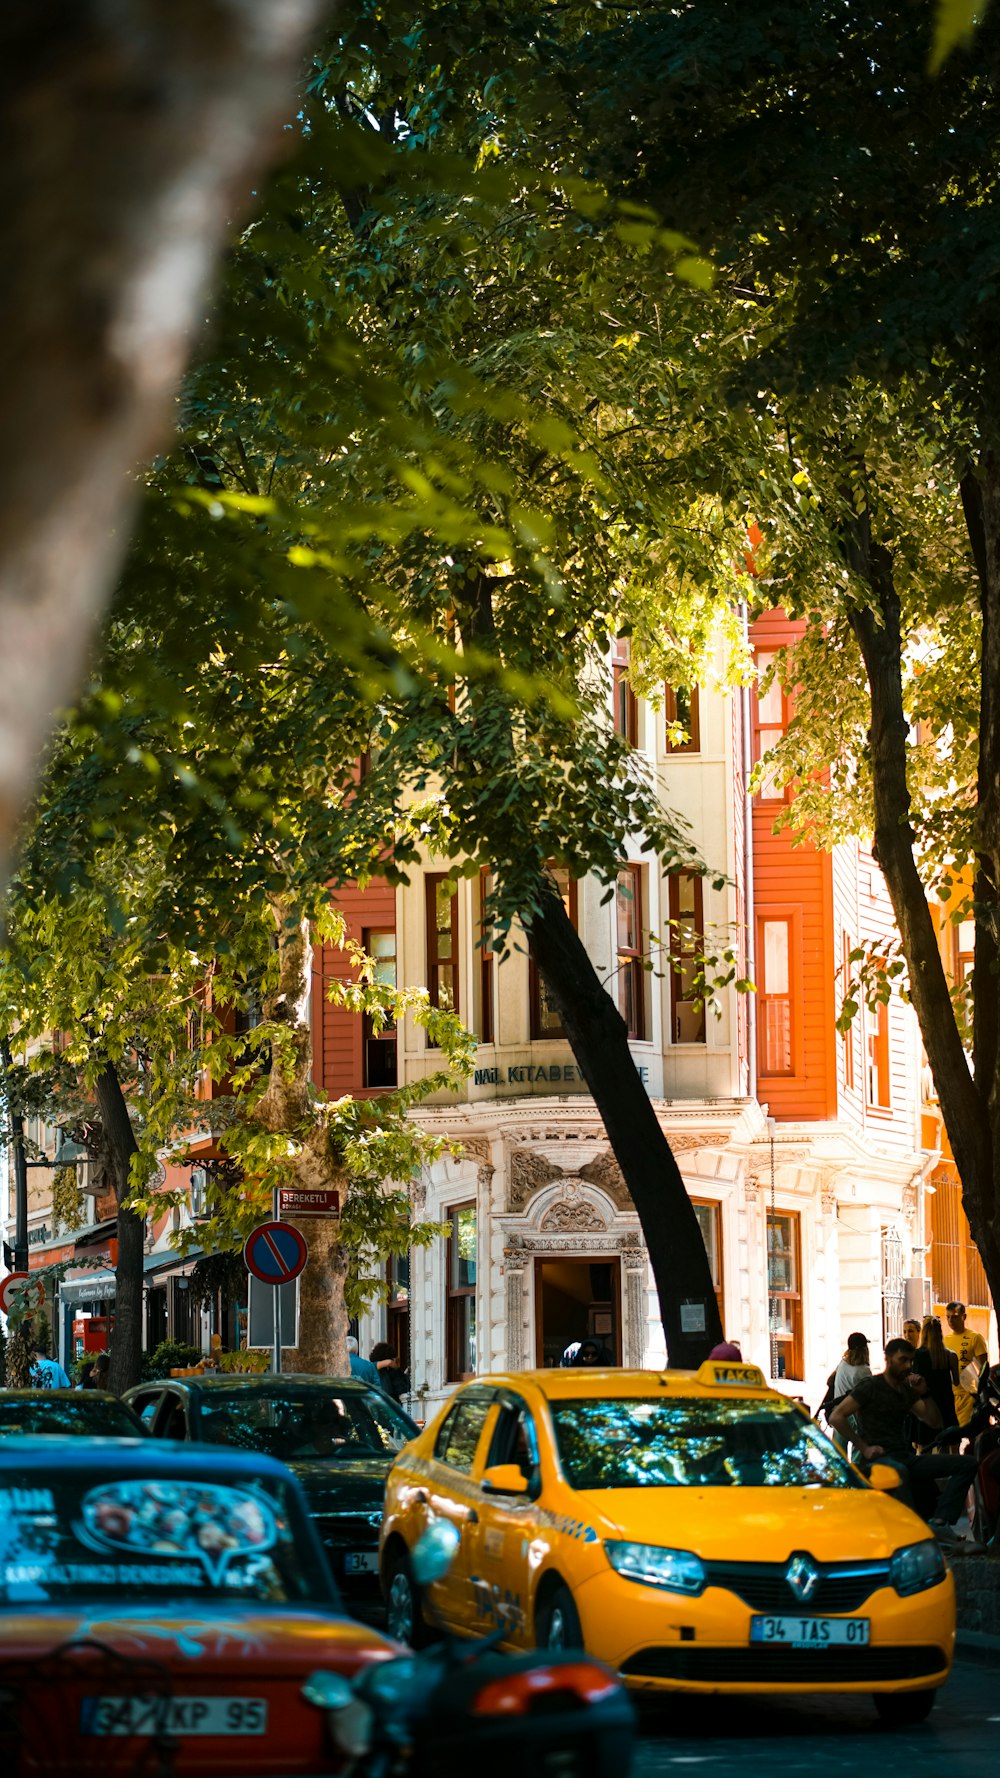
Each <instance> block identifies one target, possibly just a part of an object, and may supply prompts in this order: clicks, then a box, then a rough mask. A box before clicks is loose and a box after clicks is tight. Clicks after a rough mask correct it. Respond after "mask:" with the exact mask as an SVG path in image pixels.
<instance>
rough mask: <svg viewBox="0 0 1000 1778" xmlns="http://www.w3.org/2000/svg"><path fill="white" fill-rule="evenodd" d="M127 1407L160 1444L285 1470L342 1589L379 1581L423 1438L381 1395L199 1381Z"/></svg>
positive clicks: (151, 1392)
mask: <svg viewBox="0 0 1000 1778" xmlns="http://www.w3.org/2000/svg"><path fill="white" fill-rule="evenodd" d="M123 1399H124V1400H125V1401H126V1402H127V1403H128V1404H129V1406H130V1407H132V1408H134V1410H135V1411H136V1413H137V1414H139V1416H140V1418H141V1419H142V1420H143V1421H144V1423H145V1424H146V1426H147V1427H148V1429H149V1430H150V1432H151V1433H152V1435H153V1437H154V1438H163V1439H175V1440H179V1441H192V1442H196V1443H199V1444H212V1445H228V1446H230V1447H235V1448H237V1449H239V1450H243V1451H263V1452H266V1454H267V1455H268V1456H269V1457H277V1458H279V1459H280V1461H281V1462H283V1463H287V1465H288V1467H289V1469H291V1470H293V1471H294V1473H295V1475H296V1476H297V1477H298V1479H299V1481H300V1482H301V1483H302V1487H303V1489H304V1492H305V1496H306V1500H307V1503H308V1506H309V1512H310V1515H311V1517H312V1521H313V1524H314V1525H315V1527H316V1530H317V1532H318V1533H319V1536H320V1539H321V1541H322V1543H323V1545H324V1547H325V1549H326V1552H327V1555H328V1556H329V1558H330V1561H331V1564H332V1566H333V1569H334V1572H335V1574H336V1576H337V1578H338V1580H340V1581H341V1582H342V1583H344V1584H345V1585H346V1586H347V1587H352V1586H358V1585H361V1584H364V1583H365V1582H366V1581H367V1582H368V1584H372V1583H374V1582H376V1581H377V1577H378V1536H379V1528H380V1526H381V1523H382V1502H383V1498H384V1496H385V1481H386V1476H387V1475H388V1473H389V1469H390V1468H391V1466H392V1463H393V1461H394V1459H395V1458H396V1456H397V1454H398V1453H399V1452H400V1451H401V1450H402V1449H403V1446H404V1445H405V1444H407V1443H408V1442H409V1440H410V1439H411V1438H416V1436H417V1430H418V1429H417V1427H416V1426H415V1425H414V1423H413V1421H412V1420H411V1419H410V1417H409V1415H408V1414H404V1413H403V1410H402V1409H401V1408H399V1407H397V1406H396V1403H395V1402H394V1401H392V1400H391V1399H390V1398H389V1396H387V1395H383V1393H382V1391H381V1390H380V1389H373V1388H371V1387H370V1386H369V1385H368V1384H366V1383H363V1382H361V1381H360V1380H359V1381H355V1380H354V1379H353V1378H340V1377H315V1376H294V1375H290V1376H282V1377H275V1376H199V1377H176V1378H171V1379H170V1380H169V1381H166V1382H159V1383H143V1384H141V1385H140V1386H139V1387H138V1388H137V1389H130V1390H129V1391H128V1393H127V1394H126V1395H125V1396H124V1398H123Z"/></svg>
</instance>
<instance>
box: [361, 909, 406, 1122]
mask: <svg viewBox="0 0 1000 1778" xmlns="http://www.w3.org/2000/svg"><path fill="white" fill-rule="evenodd" d="M362 943H363V945H364V948H365V950H366V951H367V953H368V955H369V957H371V959H372V961H373V963H374V965H375V969H374V977H375V981H376V982H379V983H381V984H382V985H383V986H384V987H388V988H394V987H395V986H396V934H395V932H364V933H363V934H362ZM362 1033H363V1038H362V1041H363V1045H364V1057H363V1060H364V1082H365V1086H366V1087H394V1086H397V1085H398V1073H397V1059H396V1027H395V1025H384V1026H383V1027H382V1029H381V1030H379V1029H378V1027H377V1024H376V1021H375V1020H374V1019H373V1018H372V1015H371V1013H367V1012H366V1013H365V1015H364V1018H363V1020H362Z"/></svg>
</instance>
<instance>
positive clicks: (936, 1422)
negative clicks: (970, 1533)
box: [830, 1340, 976, 1538]
mask: <svg viewBox="0 0 1000 1778" xmlns="http://www.w3.org/2000/svg"><path fill="white" fill-rule="evenodd" d="M915 1356H916V1355H915V1353H914V1350H913V1347H912V1346H911V1345H910V1343H909V1341H908V1340H890V1341H889V1343H888V1345H887V1346H886V1349H885V1370H884V1371H882V1372H881V1373H880V1374H879V1375H878V1376H877V1377H865V1378H863V1379H862V1381H861V1382H860V1383H857V1384H856V1385H855V1387H854V1388H853V1389H852V1391H851V1393H850V1395H845V1397H844V1399H843V1401H841V1402H838V1403H837V1406H836V1407H835V1408H834V1409H833V1410H832V1412H831V1414H830V1423H831V1425H832V1426H833V1428H834V1431H836V1432H839V1433H840V1435H841V1437H842V1438H844V1439H848V1438H852V1437H855V1435H854V1433H853V1431H852V1428H851V1420H852V1419H853V1420H854V1421H855V1423H856V1425H857V1428H858V1433H857V1436H856V1441H855V1442H856V1443H857V1448H858V1456H859V1458H860V1459H861V1461H862V1463H863V1464H872V1463H877V1462H884V1463H887V1464H889V1465H890V1466H891V1468H893V1469H895V1470H896V1471H897V1473H898V1475H899V1486H898V1488H897V1489H896V1490H894V1492H895V1493H896V1496H897V1498H898V1499H899V1500H901V1501H902V1502H903V1504H904V1506H908V1507H911V1508H912V1510H913V1511H914V1512H919V1513H921V1514H922V1516H923V1517H924V1518H926V1519H928V1520H929V1522H930V1525H931V1528H932V1529H933V1530H934V1531H935V1533H936V1534H937V1535H939V1536H941V1537H945V1538H947V1536H948V1535H949V1532H950V1528H951V1526H952V1525H954V1523H955V1520H956V1519H957V1518H958V1517H959V1515H960V1513H961V1512H962V1509H963V1507H964V1505H965V1496H966V1494H967V1493H968V1491H969V1487H970V1485H971V1482H972V1478H973V1476H974V1475H975V1473H976V1460H975V1458H974V1457H956V1456H952V1455H949V1454H948V1453H946V1452H942V1453H940V1454H939V1453H937V1452H921V1453H917V1452H915V1451H914V1449H913V1446H912V1444H911V1443H910V1438H909V1431H908V1424H909V1419H910V1415H911V1414H912V1415H914V1416H915V1417H916V1419H917V1420H920V1421H922V1422H923V1423H924V1424H925V1425H926V1426H928V1427H930V1428H933V1429H935V1430H937V1431H939V1432H940V1431H941V1429H942V1420H941V1415H940V1413H939V1412H938V1409H937V1407H936V1406H935V1404H934V1402H933V1401H932V1400H931V1398H930V1396H929V1395H928V1394H927V1385H926V1383H925V1382H924V1380H923V1378H922V1377H920V1376H918V1377H917V1378H916V1379H913V1360H914V1357H915ZM939 1481H943V1482H944V1484H945V1486H944V1488H943V1490H942V1492H941V1495H940V1498H938V1497H937V1494H936V1484H937V1483H938V1482H939ZM952 1535H954V1534H953V1533H952Z"/></svg>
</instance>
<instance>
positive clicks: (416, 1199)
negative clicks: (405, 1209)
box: [410, 1173, 427, 1216]
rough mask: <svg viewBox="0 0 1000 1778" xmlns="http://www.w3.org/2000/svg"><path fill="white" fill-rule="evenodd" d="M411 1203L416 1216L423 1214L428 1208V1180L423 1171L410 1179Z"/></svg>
mask: <svg viewBox="0 0 1000 1778" xmlns="http://www.w3.org/2000/svg"><path fill="white" fill-rule="evenodd" d="M410 1204H411V1207H412V1209H413V1214H414V1216H423V1213H424V1211H425V1210H426V1208H427V1181H426V1179H425V1178H424V1176H423V1174H422V1173H421V1174H420V1175H419V1177H418V1178H416V1179H411V1180H410Z"/></svg>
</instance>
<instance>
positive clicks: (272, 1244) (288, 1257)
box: [243, 1222, 309, 1284]
mask: <svg viewBox="0 0 1000 1778" xmlns="http://www.w3.org/2000/svg"><path fill="white" fill-rule="evenodd" d="M243 1258H244V1259H245V1261H246V1267H247V1271H248V1272H252V1273H253V1275H254V1277H255V1278H259V1279H260V1281H261V1283H262V1284H290V1283H291V1281H292V1279H293V1278H297V1277H298V1275H299V1273H300V1272H301V1271H302V1269H303V1267H304V1266H305V1263H306V1260H307V1259H308V1258H309V1248H308V1246H307V1245H306V1240H305V1236H304V1235H300V1234H299V1231H298V1229H296V1228H293V1227H292V1225H291V1223H288V1222H262V1223H261V1224H260V1227H259V1228H256V1229H254V1231H253V1234H251V1235H248V1236H247V1238H246V1242H245V1244H244V1248H243Z"/></svg>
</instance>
